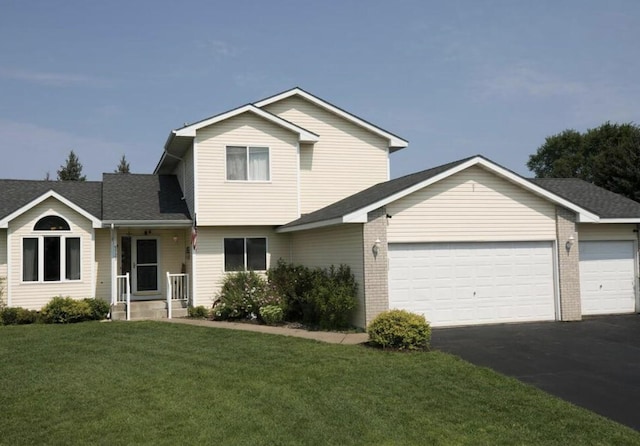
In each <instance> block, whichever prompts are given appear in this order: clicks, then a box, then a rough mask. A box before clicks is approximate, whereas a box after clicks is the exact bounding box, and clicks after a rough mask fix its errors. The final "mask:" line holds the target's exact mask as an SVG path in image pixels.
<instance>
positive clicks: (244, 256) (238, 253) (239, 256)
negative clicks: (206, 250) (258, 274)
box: [224, 237, 267, 271]
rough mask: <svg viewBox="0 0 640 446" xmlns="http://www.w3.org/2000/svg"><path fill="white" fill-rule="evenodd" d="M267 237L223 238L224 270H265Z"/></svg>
mask: <svg viewBox="0 0 640 446" xmlns="http://www.w3.org/2000/svg"><path fill="white" fill-rule="evenodd" d="M266 269H267V239H266V238H264V237H251V238H249V237H247V238H225V239H224V270H225V271H266Z"/></svg>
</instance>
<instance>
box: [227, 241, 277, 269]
mask: <svg viewBox="0 0 640 446" xmlns="http://www.w3.org/2000/svg"><path fill="white" fill-rule="evenodd" d="M229 239H242V241H243V245H244V246H243V260H244V269H242V270H227V253H226V251H225V242H226V240H229ZM247 239H262V240H264V266H265V269H257V270H251V271H256V272H266V271H268V270H269V238H268V237H263V236H258V237H243V236H237V237H234V236H228V237H223V238H222V270H223V271H224V272H225V273H235V272H238V271H249V269H247V264H248V258H247V256H248V254H247Z"/></svg>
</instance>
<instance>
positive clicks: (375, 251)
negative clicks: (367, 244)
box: [371, 238, 382, 257]
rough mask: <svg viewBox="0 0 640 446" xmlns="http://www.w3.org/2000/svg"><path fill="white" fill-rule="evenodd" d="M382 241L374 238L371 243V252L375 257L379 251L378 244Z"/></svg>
mask: <svg viewBox="0 0 640 446" xmlns="http://www.w3.org/2000/svg"><path fill="white" fill-rule="evenodd" d="M381 243H382V242H381V241H380V239H379V238H377V239H376V241H375V242H374V243H373V247H372V248H371V251H372V252H373V256H374V257H377V256H378V253H379V252H380V244H381Z"/></svg>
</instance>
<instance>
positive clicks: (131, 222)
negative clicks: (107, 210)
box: [102, 220, 193, 228]
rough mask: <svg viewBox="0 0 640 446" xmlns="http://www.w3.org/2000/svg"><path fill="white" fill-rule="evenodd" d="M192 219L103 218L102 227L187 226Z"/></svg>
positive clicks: (190, 223) (189, 225)
mask: <svg viewBox="0 0 640 446" xmlns="http://www.w3.org/2000/svg"><path fill="white" fill-rule="evenodd" d="M192 224H193V223H192V220H103V221H102V227H103V228H109V227H111V225H113V226H130V227H149V228H151V227H156V228H166V227H172V228H179V227H184V228H188V227H191V225H192Z"/></svg>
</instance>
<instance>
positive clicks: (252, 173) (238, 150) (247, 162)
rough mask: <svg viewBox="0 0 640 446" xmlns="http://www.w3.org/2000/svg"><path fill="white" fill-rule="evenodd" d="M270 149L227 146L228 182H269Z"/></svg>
mask: <svg viewBox="0 0 640 446" xmlns="http://www.w3.org/2000/svg"><path fill="white" fill-rule="evenodd" d="M270 179H271V175H270V172H269V148H268V147H250V146H227V180H229V181H269V180H270Z"/></svg>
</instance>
